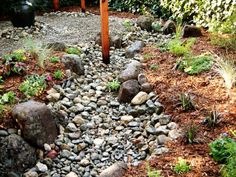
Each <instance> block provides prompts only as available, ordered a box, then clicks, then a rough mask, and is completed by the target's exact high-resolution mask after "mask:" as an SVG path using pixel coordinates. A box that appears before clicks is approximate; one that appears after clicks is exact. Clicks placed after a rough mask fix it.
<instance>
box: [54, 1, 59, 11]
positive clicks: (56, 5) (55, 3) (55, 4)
mask: <svg viewBox="0 0 236 177" xmlns="http://www.w3.org/2000/svg"><path fill="white" fill-rule="evenodd" d="M53 6H54V10H58V9H59V0H53Z"/></svg>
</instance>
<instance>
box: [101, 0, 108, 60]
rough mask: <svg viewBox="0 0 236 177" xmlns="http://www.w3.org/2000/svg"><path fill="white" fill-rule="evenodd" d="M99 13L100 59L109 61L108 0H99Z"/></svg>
mask: <svg viewBox="0 0 236 177" xmlns="http://www.w3.org/2000/svg"><path fill="white" fill-rule="evenodd" d="M100 14H101V39H102V59H103V63H105V64H109V63H110V53H109V50H110V44H109V22H108V0H100Z"/></svg>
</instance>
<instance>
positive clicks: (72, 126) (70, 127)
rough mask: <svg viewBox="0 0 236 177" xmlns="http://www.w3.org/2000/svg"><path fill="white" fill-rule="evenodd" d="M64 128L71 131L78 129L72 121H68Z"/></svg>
mask: <svg viewBox="0 0 236 177" xmlns="http://www.w3.org/2000/svg"><path fill="white" fill-rule="evenodd" d="M66 128H67V129H68V130H70V131H72V132H76V131H77V130H78V129H77V127H76V125H75V124H74V123H69V124H68V125H67V127H66Z"/></svg>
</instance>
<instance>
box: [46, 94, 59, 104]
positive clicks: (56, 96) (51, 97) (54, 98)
mask: <svg viewBox="0 0 236 177" xmlns="http://www.w3.org/2000/svg"><path fill="white" fill-rule="evenodd" d="M60 96H61V94H60V93H51V94H49V95H47V99H48V100H49V101H51V102H54V101H58V100H59V99H60Z"/></svg>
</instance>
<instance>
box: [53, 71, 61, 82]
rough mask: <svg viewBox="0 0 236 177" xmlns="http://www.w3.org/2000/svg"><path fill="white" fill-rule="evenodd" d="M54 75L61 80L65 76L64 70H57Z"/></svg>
mask: <svg viewBox="0 0 236 177" xmlns="http://www.w3.org/2000/svg"><path fill="white" fill-rule="evenodd" d="M53 77H54V78H55V79H57V80H61V79H62V78H63V72H62V71H61V70H57V71H55V72H54V74H53Z"/></svg>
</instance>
